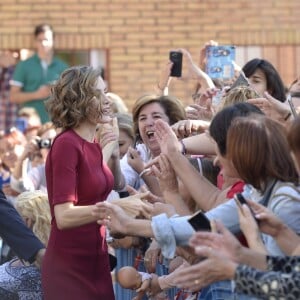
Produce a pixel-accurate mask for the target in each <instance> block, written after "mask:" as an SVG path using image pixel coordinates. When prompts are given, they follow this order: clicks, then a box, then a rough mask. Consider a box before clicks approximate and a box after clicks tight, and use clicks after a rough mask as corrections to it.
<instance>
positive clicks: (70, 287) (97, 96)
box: [42, 66, 123, 300]
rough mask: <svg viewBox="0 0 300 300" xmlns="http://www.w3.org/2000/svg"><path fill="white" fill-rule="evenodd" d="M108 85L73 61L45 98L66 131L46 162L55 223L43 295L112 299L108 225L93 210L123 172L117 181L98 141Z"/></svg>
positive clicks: (44, 271) (45, 263) (55, 120)
mask: <svg viewBox="0 0 300 300" xmlns="http://www.w3.org/2000/svg"><path fill="white" fill-rule="evenodd" d="M104 91H105V84H104V82H103V80H102V78H101V77H100V70H96V69H93V68H92V67H85V66H81V67H72V68H69V69H67V70H66V71H65V72H63V73H62V75H61V77H60V79H59V80H58V81H57V83H56V84H55V85H54V86H53V88H52V95H51V97H50V99H49V100H48V102H47V104H46V105H47V109H48V111H49V114H50V116H51V119H52V122H53V123H54V124H55V126H56V127H59V128H62V129H63V131H62V133H61V134H59V135H58V136H57V137H56V139H55V140H54V142H53V144H52V147H51V150H50V153H49V155H48V158H47V162H46V178H47V189H48V196H49V201H50V207H51V214H52V226H51V233H50V239H49V243H48V247H47V250H46V254H45V257H44V260H43V265H42V286H43V291H44V299H45V300H49V299H50V300H51V299H53V300H54V299H55V300H59V299H63V300H66V299H72V300H74V299H78V300H79V299H80V300H83V299H84V300H90V299H91V300H93V299H97V300H100V299H103V300H104V299H105V300H111V299H114V293H113V288H112V280H111V274H110V266H109V259H108V253H107V245H106V241H105V232H104V231H105V229H104V228H103V227H100V226H99V225H98V224H97V222H96V221H97V218H96V217H94V216H92V214H91V211H92V208H93V207H94V205H95V204H96V203H97V202H99V201H103V200H105V199H106V197H107V195H108V194H109V193H110V191H111V190H112V188H113V187H114V188H120V187H122V185H123V178H122V175H120V173H119V176H120V177H119V178H118V179H117V178H116V177H115V182H117V183H118V184H115V186H114V178H113V175H112V173H111V171H110V170H109V168H108V167H107V165H106V164H105V162H103V157H102V150H101V147H100V146H99V144H98V143H96V142H94V136H95V132H96V127H97V125H98V124H99V123H101V122H104V121H105V119H107V118H108V114H109V107H110V103H109V100H108V99H107V97H106V96H105V93H104ZM98 126H99V125H98ZM117 173H118V172H117Z"/></svg>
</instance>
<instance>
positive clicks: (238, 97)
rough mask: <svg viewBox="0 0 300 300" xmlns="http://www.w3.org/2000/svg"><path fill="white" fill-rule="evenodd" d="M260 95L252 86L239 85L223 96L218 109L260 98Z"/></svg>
mask: <svg viewBox="0 0 300 300" xmlns="http://www.w3.org/2000/svg"><path fill="white" fill-rule="evenodd" d="M259 97H260V96H259V95H258V94H257V92H256V91H255V90H254V89H253V88H251V87H250V86H244V85H241V86H237V87H235V88H234V89H232V90H229V92H228V93H226V94H225V96H223V99H222V102H221V103H220V106H219V107H218V111H220V110H222V109H223V108H224V107H227V106H230V105H233V104H235V103H239V102H246V101H247V100H249V99H255V98H259Z"/></svg>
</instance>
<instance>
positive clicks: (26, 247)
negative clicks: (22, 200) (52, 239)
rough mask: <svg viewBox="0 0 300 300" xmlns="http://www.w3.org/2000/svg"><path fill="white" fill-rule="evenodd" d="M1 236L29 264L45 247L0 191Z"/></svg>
mask: <svg viewBox="0 0 300 300" xmlns="http://www.w3.org/2000/svg"><path fill="white" fill-rule="evenodd" d="M0 235H1V237H2V238H3V239H4V240H5V241H6V242H7V244H8V245H9V246H10V247H11V248H12V249H13V250H14V251H15V252H16V254H17V255H18V256H19V257H20V258H22V259H24V260H26V261H29V262H31V263H32V262H33V261H34V260H35V259H36V255H37V253H38V252H39V251H40V250H41V249H44V248H45V246H44V245H43V244H42V243H41V241H40V240H39V239H38V238H37V237H36V236H35V235H34V234H33V232H32V231H31V230H30V229H29V228H28V227H27V226H26V225H25V223H24V222H23V220H22V218H21V216H20V215H19V214H18V212H17V211H16V210H15V208H14V207H13V206H12V205H11V204H10V203H9V202H8V201H7V200H6V198H5V195H4V193H3V192H2V191H1V190H0Z"/></svg>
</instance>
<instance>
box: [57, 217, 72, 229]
mask: <svg viewBox="0 0 300 300" xmlns="http://www.w3.org/2000/svg"><path fill="white" fill-rule="evenodd" d="M56 226H57V228H58V229H59V230H64V229H68V228H70V226H68V223H67V222H65V221H64V220H61V219H60V218H58V219H56Z"/></svg>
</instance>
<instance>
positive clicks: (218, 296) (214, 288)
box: [197, 280, 257, 300]
mask: <svg viewBox="0 0 300 300" xmlns="http://www.w3.org/2000/svg"><path fill="white" fill-rule="evenodd" d="M256 299H257V298H254V297H251V296H247V295H241V294H237V293H235V292H234V288H233V285H232V283H231V281H230V280H225V281H219V282H215V283H213V284H211V285H209V286H207V287H206V288H204V289H202V290H201V293H200V295H199V296H198V299H197V300H256Z"/></svg>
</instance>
